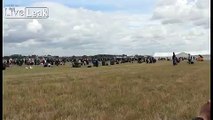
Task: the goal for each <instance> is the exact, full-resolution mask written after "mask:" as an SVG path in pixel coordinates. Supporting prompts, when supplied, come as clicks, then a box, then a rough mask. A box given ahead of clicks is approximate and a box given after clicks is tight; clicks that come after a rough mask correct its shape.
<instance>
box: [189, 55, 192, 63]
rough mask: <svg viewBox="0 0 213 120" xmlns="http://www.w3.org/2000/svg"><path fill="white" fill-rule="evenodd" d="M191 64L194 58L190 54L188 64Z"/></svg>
mask: <svg viewBox="0 0 213 120" xmlns="http://www.w3.org/2000/svg"><path fill="white" fill-rule="evenodd" d="M191 62H192V57H191V55H190V54H188V63H189V64H191Z"/></svg>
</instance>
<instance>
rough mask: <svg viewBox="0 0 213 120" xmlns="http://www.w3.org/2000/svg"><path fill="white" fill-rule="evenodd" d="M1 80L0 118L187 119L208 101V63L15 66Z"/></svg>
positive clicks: (194, 114)
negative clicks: (0, 105)
mask: <svg viewBox="0 0 213 120" xmlns="http://www.w3.org/2000/svg"><path fill="white" fill-rule="evenodd" d="M68 64H69V63H68ZM3 79H4V80H3V118H4V119H5V120H26V119H27V120H190V119H192V118H193V117H194V116H196V115H197V112H198V111H199V108H200V106H201V105H202V104H203V103H205V102H206V101H207V100H208V99H210V62H209V61H205V62H199V63H198V62H197V63H195V64H194V65H188V64H187V63H186V62H182V63H180V64H179V65H177V66H172V63H171V62H167V61H165V62H158V63H156V64H145V63H143V64H136V63H134V64H131V63H128V64H119V65H113V66H102V67H98V68H96V67H93V68H71V67H70V65H66V66H59V67H56V66H55V67H53V68H43V67H41V66H36V67H34V68H33V69H32V70H27V69H25V68H24V66H22V67H18V66H14V67H12V68H8V69H6V70H5V71H4V76H3Z"/></svg>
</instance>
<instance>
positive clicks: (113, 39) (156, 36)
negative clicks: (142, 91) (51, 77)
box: [3, 0, 210, 56]
mask: <svg viewBox="0 0 213 120" xmlns="http://www.w3.org/2000/svg"><path fill="white" fill-rule="evenodd" d="M3 4H4V5H5V6H6V5H11V4H15V5H19V6H35V7H41V6H43V7H48V8H49V12H50V14H49V18H48V19H5V18H3V45H4V49H3V50H4V51H3V53H4V55H11V54H22V55H31V54H37V55H47V54H50V55H59V56H72V55H95V54H127V55H135V54H150V55H153V54H154V53H155V52H173V51H174V52H182V51H186V52H187V51H206V52H209V53H210V12H209V11H210V2H209V0H69V1H68V0H51V1H47V0H4V3H3Z"/></svg>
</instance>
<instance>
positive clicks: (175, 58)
mask: <svg viewBox="0 0 213 120" xmlns="http://www.w3.org/2000/svg"><path fill="white" fill-rule="evenodd" d="M172 62H173V65H177V57H176V55H175V52H173V55H172Z"/></svg>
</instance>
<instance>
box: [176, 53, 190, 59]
mask: <svg viewBox="0 0 213 120" xmlns="http://www.w3.org/2000/svg"><path fill="white" fill-rule="evenodd" d="M176 56H177V57H185V58H187V57H188V53H185V52H181V53H179V54H177V55H176Z"/></svg>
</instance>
